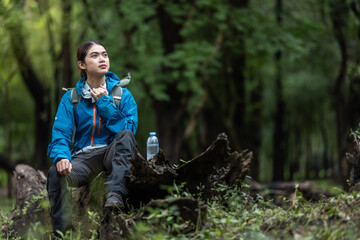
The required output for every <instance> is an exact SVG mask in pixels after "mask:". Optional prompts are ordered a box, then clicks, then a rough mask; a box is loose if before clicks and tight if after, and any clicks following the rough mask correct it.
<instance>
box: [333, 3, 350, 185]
mask: <svg viewBox="0 0 360 240" xmlns="http://www.w3.org/2000/svg"><path fill="white" fill-rule="evenodd" d="M330 10H331V12H330V16H331V21H332V24H333V30H334V35H335V39H336V41H337V43H338V45H339V50H340V54H341V62H340V67H339V73H338V76H337V77H336V80H335V85H334V94H333V102H334V105H335V114H336V140H337V151H338V156H337V159H338V169H339V170H340V180H341V182H342V183H343V185H344V187H346V177H347V176H348V172H342V169H347V168H346V167H345V168H344V167H343V166H342V159H343V157H344V156H345V152H346V143H345V140H346V135H347V134H349V132H347V131H346V126H348V122H349V121H348V111H347V109H346V108H347V104H346V102H345V96H344V82H345V76H346V70H347V43H346V37H345V29H346V26H347V24H346V22H347V15H348V11H349V9H348V7H347V5H346V3H345V2H344V1H342V0H333V1H331V2H330ZM344 163H345V164H346V162H344Z"/></svg>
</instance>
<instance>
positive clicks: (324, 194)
mask: <svg viewBox="0 0 360 240" xmlns="http://www.w3.org/2000/svg"><path fill="white" fill-rule="evenodd" d="M245 183H247V184H248V185H249V186H250V193H251V195H252V196H253V197H255V198H256V196H257V195H260V196H262V197H263V198H264V199H266V200H270V199H271V200H273V202H274V203H275V204H279V205H282V204H283V203H284V201H283V198H284V197H285V198H286V199H288V200H292V199H295V198H296V197H297V194H300V193H301V197H302V198H304V199H305V200H307V201H318V200H322V199H324V198H328V197H333V196H334V194H331V193H330V192H329V191H327V190H323V189H319V188H316V187H315V184H314V182H313V181H277V182H265V183H262V184H260V183H258V182H256V181H255V180H253V179H250V178H246V179H245Z"/></svg>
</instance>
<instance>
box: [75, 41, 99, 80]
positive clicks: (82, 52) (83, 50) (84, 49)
mask: <svg viewBox="0 0 360 240" xmlns="http://www.w3.org/2000/svg"><path fill="white" fill-rule="evenodd" d="M94 44H96V45H100V46H103V47H104V45H102V43H100V42H99V41H95V40H90V41H86V42H84V43H82V44H81V45H80V46H79V48H78V50H77V53H76V55H77V60H78V61H81V62H85V57H86V54H87V53H88V51H89V49H90V48H91V47H92V45H94ZM104 48H105V47H104ZM80 76H81V77H86V72H85V70H83V69H80Z"/></svg>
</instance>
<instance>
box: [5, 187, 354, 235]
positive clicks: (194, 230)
mask: <svg viewBox="0 0 360 240" xmlns="http://www.w3.org/2000/svg"><path fill="white" fill-rule="evenodd" d="M248 188H249V186H247V185H246V184H242V185H241V186H232V187H229V186H226V185H219V186H218V188H217V191H218V192H219V193H220V194H219V195H218V196H216V197H213V198H212V199H210V200H203V202H204V203H205V204H206V205H207V206H208V212H207V218H206V219H205V220H204V221H203V222H201V223H200V222H197V223H192V222H187V221H184V220H183V219H181V218H180V217H179V213H178V210H177V209H176V208H168V209H165V210H164V209H152V210H151V214H150V215H148V216H147V217H145V218H143V219H142V220H141V221H137V222H135V224H134V226H133V229H134V231H133V232H132V233H131V234H130V235H128V236H127V238H126V239H136V240H142V239H144V240H145V239H146V240H148V239H154V240H158V239H184V240H185V239H219V240H222V239H256V240H258V239H260V240H261V239H309V240H311V239H329V240H335V239H360V230H359V228H358V226H359V225H360V194H359V193H356V192H353V193H344V192H342V193H340V194H338V195H336V196H334V197H331V198H326V199H323V200H321V201H317V202H309V201H306V200H305V199H304V198H303V197H302V194H301V192H299V191H297V190H294V192H295V197H294V198H293V199H285V198H284V199H283V204H282V205H275V204H274V203H273V202H272V201H266V200H264V198H262V197H261V196H259V195H258V196H256V197H251V196H250V194H249V192H248ZM172 189H176V191H173V192H170V193H171V195H170V196H169V197H172V198H176V197H181V196H189V193H186V192H184V191H182V190H181V187H175V188H172ZM5 204H6V203H5ZM7 204H8V206H10V204H13V202H11V201H8V202H7ZM0 212H1V213H2V214H1V215H2V216H4V214H5V213H8V212H9V211H8V210H6V211H4V209H3V208H2V209H1V211H0ZM129 214H130V215H131V214H136V213H135V212H130V213H129ZM88 218H89V220H90V224H89V225H88V226H87V230H88V231H89V232H88V233H85V232H79V231H77V232H76V233H72V235H68V236H67V237H66V239H89V238H91V239H96V237H97V231H96V229H97V227H98V225H99V218H98V215H96V213H93V212H88ZM1 220H2V221H4V218H3V217H2V218H1ZM36 224H37V225H36ZM35 225H36V226H35ZM30 231H32V232H31V233H30V234H29V236H47V235H46V234H44V233H41V234H37V233H35V232H36V231H45V232H46V231H48V230H45V229H44V228H41V227H39V223H35V224H34V226H32V228H31V230H30ZM89 236H90V237H89ZM3 239H6V238H3ZM44 239H49V238H44Z"/></svg>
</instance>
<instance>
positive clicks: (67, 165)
mask: <svg viewBox="0 0 360 240" xmlns="http://www.w3.org/2000/svg"><path fill="white" fill-rule="evenodd" d="M56 169H57V171H58V173H59V174H61V175H66V174H68V173H70V172H71V170H72V164H71V162H70V160H69V159H62V160H60V161H59V162H57V163H56Z"/></svg>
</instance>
